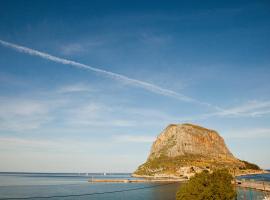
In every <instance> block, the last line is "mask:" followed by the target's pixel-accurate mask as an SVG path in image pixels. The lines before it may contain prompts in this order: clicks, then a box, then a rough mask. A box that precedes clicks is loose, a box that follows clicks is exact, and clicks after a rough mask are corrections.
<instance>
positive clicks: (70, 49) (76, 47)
mask: <svg viewBox="0 0 270 200" xmlns="http://www.w3.org/2000/svg"><path fill="white" fill-rule="evenodd" d="M60 51H61V53H62V54H63V55H67V56H68V55H73V54H78V53H82V52H83V51H84V47H83V46H82V45H81V44H79V43H72V44H67V45H64V46H61V47H60Z"/></svg>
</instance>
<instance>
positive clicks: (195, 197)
mask: <svg viewBox="0 0 270 200" xmlns="http://www.w3.org/2000/svg"><path fill="white" fill-rule="evenodd" d="M232 180H233V177H232V175H231V174H229V172H228V170H225V169H220V170H216V171H214V172H213V173H209V172H208V171H203V172H202V173H200V174H196V175H195V176H194V177H192V178H191V179H190V180H189V182H188V183H186V184H184V185H181V186H180V188H179V190H178V192H177V194H176V199H177V200H232V199H235V198H236V191H235V189H234V187H233V185H232V184H231V182H232Z"/></svg>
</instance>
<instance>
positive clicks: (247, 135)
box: [225, 128, 270, 139]
mask: <svg viewBox="0 0 270 200" xmlns="http://www.w3.org/2000/svg"><path fill="white" fill-rule="evenodd" d="M225 137H227V138H236V139H262V138H265V139H270V128H251V129H240V130H232V131H228V134H227V135H226V136H225Z"/></svg>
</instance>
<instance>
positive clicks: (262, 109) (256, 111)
mask: <svg viewBox="0 0 270 200" xmlns="http://www.w3.org/2000/svg"><path fill="white" fill-rule="evenodd" d="M269 112H270V101H249V102H247V103H245V104H242V105H240V106H236V107H232V108H228V109H224V110H223V111H220V112H217V113H215V114H214V115H218V116H231V117H257V116H261V115H263V114H268V113H269Z"/></svg>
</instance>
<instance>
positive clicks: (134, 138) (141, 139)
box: [114, 135, 156, 143]
mask: <svg viewBox="0 0 270 200" xmlns="http://www.w3.org/2000/svg"><path fill="white" fill-rule="evenodd" d="M155 139H156V137H152V136H147V135H143V136H142V135H118V136H115V138H114V140H115V141H117V142H131V143H152V142H154V141H155Z"/></svg>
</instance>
